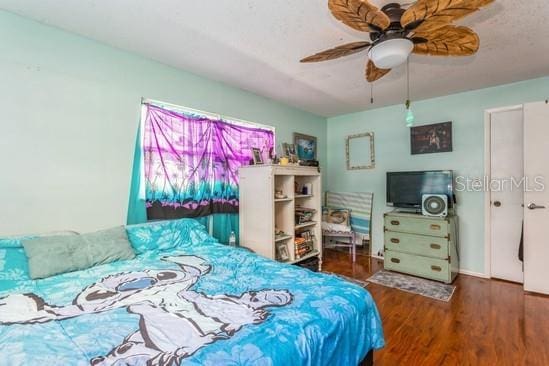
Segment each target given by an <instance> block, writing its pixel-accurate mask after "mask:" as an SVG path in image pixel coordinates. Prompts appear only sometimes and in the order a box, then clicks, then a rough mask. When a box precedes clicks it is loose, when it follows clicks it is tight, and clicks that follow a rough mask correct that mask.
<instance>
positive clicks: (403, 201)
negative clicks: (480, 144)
mask: <svg viewBox="0 0 549 366" xmlns="http://www.w3.org/2000/svg"><path fill="white" fill-rule="evenodd" d="M423 194H445V195H446V196H447V197H448V206H449V207H452V204H453V200H454V174H453V172H452V171H451V170H431V171H421V172H387V205H388V206H394V207H400V208H421V198H422V196H423Z"/></svg>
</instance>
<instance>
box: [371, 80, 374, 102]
mask: <svg viewBox="0 0 549 366" xmlns="http://www.w3.org/2000/svg"><path fill="white" fill-rule="evenodd" d="M370 104H374V83H373V82H372V83H370Z"/></svg>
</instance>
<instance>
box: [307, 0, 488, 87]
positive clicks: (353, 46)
mask: <svg viewBox="0 0 549 366" xmlns="http://www.w3.org/2000/svg"><path fill="white" fill-rule="evenodd" d="M493 1H494V0H417V1H416V2H415V3H412V4H411V5H409V6H408V7H407V8H406V9H405V8H404V7H403V6H405V5H401V4H398V3H390V4H387V5H385V6H384V7H382V8H381V9H378V8H377V7H375V6H374V5H372V4H370V3H369V2H368V0H328V7H329V9H330V11H331V12H332V14H333V15H334V17H335V18H336V19H338V20H340V21H341V22H343V23H344V24H346V25H347V26H349V27H351V28H353V29H356V30H358V31H362V32H369V33H370V41H371V42H370V41H363V42H353V43H348V44H344V45H341V46H338V47H335V48H332V49H329V50H326V51H323V52H319V53H317V54H315V55H312V56H309V57H306V58H304V59H303V60H301V62H319V61H327V60H333V59H336V58H340V57H344V56H348V55H352V54H354V53H357V52H361V51H363V50H366V49H368V58H369V60H368V64H367V66H366V80H368V81H369V82H374V81H376V80H378V79H380V78H382V77H383V76H385V75H386V74H387V73H388V72H389V71H391V69H392V68H394V67H396V66H398V65H400V64H403V63H404V62H405V61H406V60H407V59H408V57H409V56H410V54H411V53H412V52H413V53H415V54H420V55H430V56H469V55H473V54H474V53H476V52H477V51H478V48H479V43H480V41H479V37H478V35H477V34H476V33H475V32H474V31H473V30H472V29H470V28H467V27H463V26H457V25H454V24H452V22H454V21H455V20H458V19H461V18H463V17H465V16H467V15H469V14H471V13H474V12H475V11H477V10H479V9H480V8H481V7H484V6H486V5H489V4H490V3H492V2H493Z"/></svg>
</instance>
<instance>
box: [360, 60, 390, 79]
mask: <svg viewBox="0 0 549 366" xmlns="http://www.w3.org/2000/svg"><path fill="white" fill-rule="evenodd" d="M389 71H391V69H380V68H378V67H377V66H376V65H374V62H373V61H372V60H368V64H367V65H366V80H368V82H369V83H373V82H374V81H376V80H379V79H381V78H382V77H384V76H385V75H387V74H388V73H389Z"/></svg>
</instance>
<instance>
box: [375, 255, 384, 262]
mask: <svg viewBox="0 0 549 366" xmlns="http://www.w3.org/2000/svg"><path fill="white" fill-rule="evenodd" d="M372 258H375V259H380V260H382V261H383V260H385V258H383V257H380V256H379V255H372Z"/></svg>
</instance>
